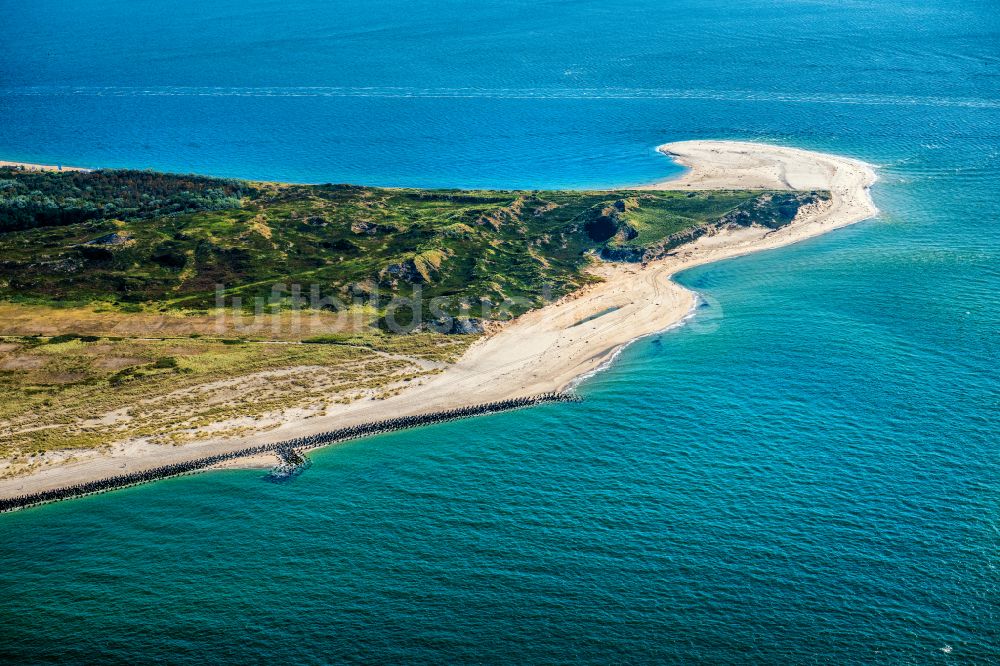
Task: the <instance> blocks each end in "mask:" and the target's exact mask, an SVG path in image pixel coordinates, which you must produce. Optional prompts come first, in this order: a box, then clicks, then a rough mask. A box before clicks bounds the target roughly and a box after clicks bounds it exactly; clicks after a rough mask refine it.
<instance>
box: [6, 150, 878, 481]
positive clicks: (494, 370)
mask: <svg viewBox="0 0 1000 666" xmlns="http://www.w3.org/2000/svg"><path fill="white" fill-rule="evenodd" d="M657 150H658V151H659V152H660V153H662V154H664V155H665V156H667V157H669V158H672V159H674V160H675V161H676V162H678V163H679V164H681V165H682V166H685V167H687V170H686V171H685V172H684V173H683V174H681V175H680V176H679V177H677V178H675V179H672V180H667V181H662V182H659V183H655V184H653V185H646V186H640V187H636V188H631V189H639V190H643V189H646V190H649V189H654V190H656V189H659V190H681V191H683V190H687V189H797V190H812V189H822V190H830V192H831V195H832V198H831V201H830V202H828V203H827V204H825V205H823V206H821V207H814V208H811V209H803V210H802V211H800V212H799V214H798V215H797V216H796V218H795V220H794V221H793V222H792V223H791V224H790V225H788V226H786V227H783V228H781V229H778V230H770V229H764V228H749V229H745V228H742V229H738V230H733V231H725V232H722V233H718V234H714V235H706V236H703V237H701V238H699V239H698V240H697V241H695V242H693V243H689V244H687V245H684V246H681V247H680V248H678V249H677V250H676V251H675V252H674V253H672V254H671V255H670V256H668V257H666V258H663V259H660V260H657V261H654V262H650V263H649V264H647V265H640V264H611V263H603V264H600V265H598V266H596V267H595V269H594V273H596V274H598V275H601V276H602V277H604V278H605V281H604V282H602V283H599V284H596V285H591V286H589V287H586V288H584V289H582V290H579V291H577V292H574V293H573V294H570V295H568V296H566V297H564V298H562V299H560V300H559V301H557V302H555V303H552V304H550V305H547V306H545V307H543V308H540V309H538V310H533V311H530V312H528V313H526V314H524V315H522V316H521V317H519V318H518V319H517V320H515V321H514V322H512V323H511V324H509V325H507V326H506V327H504V328H502V329H501V330H500V331H499V332H497V333H495V334H493V335H491V336H488V337H484V338H482V339H480V340H479V341H477V342H476V343H475V344H473V345H472V347H470V348H469V349H468V350H467V351H466V353H465V354H464V355H463V356H462V358H460V359H459V360H458V361H457V362H456V363H454V364H453V365H451V366H449V367H448V368H447V369H446V370H445V371H444V372H443V373H441V374H440V375H437V376H435V377H434V378H432V379H430V380H429V381H427V382H426V383H424V384H422V385H419V386H412V387H410V388H408V389H406V390H404V391H403V392H401V393H400V394H398V395H396V396H393V397H391V398H388V399H385V400H379V401H374V400H364V401H358V402H356V403H351V404H347V405H338V406H337V408H336V409H334V410H332V411H331V412H329V413H327V414H325V415H323V416H317V417H314V418H310V419H308V420H298V421H284V422H282V423H280V425H278V427H276V428H274V429H273V430H270V431H268V432H266V433H262V434H258V435H254V436H249V437H244V438H240V439H229V440H206V441H203V442H198V443H192V444H187V445H184V446H179V447H172V448H165V447H150V446H144V445H143V444H141V443H131V444H125V445H118V446H115V447H113V448H112V449H111V450H110V451H102V452H100V453H98V452H76V455H77V456H79V457H80V458H79V459H78V460H76V461H74V462H71V463H66V464H61V465H59V464H57V465H54V466H52V467H46V468H44V469H40V470H36V471H33V472H31V473H29V474H28V475H24V476H16V477H12V478H8V479H3V480H0V498H6V497H11V496H15V495H24V494H30V493H35V492H43V491H48V490H53V489H56V488H60V487H65V486H70V485H74V484H79V483H83V482H87V481H92V480H97V479H101V478H105V477H109V476H113V475H114V474H115V473H116V470H118V469H120V468H121V467H122V463H123V462H127V464H128V466H129V468H131V469H139V470H141V469H152V468H155V467H160V466H163V465H169V464H177V463H182V462H185V461H189V460H192V459H196V458H204V457H207V456H213V455H220V454H226V453H231V452H233V451H237V450H242V449H246V448H248V447H252V446H259V445H264V444H269V443H273V442H276V441H283V440H289V439H295V438H298V437H308V436H312V435H315V434H318V433H321V432H324V431H330V430H334V429H337V428H343V427H350V426H357V425H361V424H364V423H369V422H374V421H379V420H383V419H385V418H386V416H387V415H393V416H418V415H423V414H428V413H432V412H441V411H447V410H452V409H457V408H463V407H467V406H470V405H476V404H483V403H489V402H495V401H503V400H511V399H516V398H521V397H526V396H530V395H538V394H543V393H550V392H561V391H564V390H566V389H567V388H572V387H575V386H578V385H579V384H580V383H581V382H583V381H585V380H586V379H587V378H589V377H590V376H592V375H593V374H595V373H596V372H599V371H600V370H603V369H605V368H606V367H607V366H608V365H610V364H611V363H612V362H613V361H614V359H615V358H616V357H617V355H618V354H619V353H621V350H622V349H624V347H625V346H627V345H628V344H630V343H631V342H634V341H635V340H637V339H640V338H642V337H646V336H648V335H653V334H656V333H659V332H662V331H664V330H667V329H669V328H671V327H674V326H678V325H680V324H682V323H683V322H684V321H685V320H686V318H689V317H690V316H692V315H693V313H694V310H695V307H696V305H697V299H698V297H697V295H696V294H695V293H694V292H693V291H690V290H688V289H687V288H685V287H682V286H681V285H679V284H677V283H676V282H674V281H673V280H672V279H671V278H672V277H673V276H674V275H675V274H677V273H679V272H681V271H683V270H686V269H688V268H693V267H695V266H699V265H703V264H706V263H712V262H715V261H721V260H723V259H729V258H733V257H737V256H742V255H745V254H750V253H752V252H758V251H763V250H768V249H773V248H777V247H782V246H785V245H790V244H792V243H797V242H799V241H802V240H806V239H808V238H813V237H815V236H819V235H821V234H824V233H827V232H829V231H832V230H834V229H838V228H841V227H844V226H847V225H850V224H853V223H855V222H860V221H862V220H866V219H870V218H872V217H874V216H875V215H876V214H877V212H878V211H877V209H876V208H875V206H874V203H873V202H872V200H871V197H870V195H869V188H870V186H871V184H872V183H873V182H875V180H876V176H875V172H874V170H873V169H872V168H871V166H870V165H868V164H866V163H864V162H861V161H858V160H853V159H850V158H845V157H840V156H836V155H830V154H825V153H816V152H811V151H806V150H800V149H796V148H783V147H779V146H772V145H769V144H761V143H748V142H737V141H685V142H677V143H669V144H664V145H661V146H659V147H658V148H657ZM622 189H625V188H622ZM588 317H589V318H590V319H588Z"/></svg>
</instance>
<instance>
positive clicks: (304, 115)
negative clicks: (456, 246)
mask: <svg viewBox="0 0 1000 666" xmlns="http://www.w3.org/2000/svg"><path fill="white" fill-rule="evenodd" d="M360 4H361V3H341V2H272V1H266V0H241V1H239V2H236V1H235V0H229V1H225V2H213V3H195V2H189V1H188V0H179V1H178V2H173V3H148V2H125V1H123V0H108V1H102V2H94V1H93V0H91V1H83V2H73V3H70V2H65V1H58V0H41V1H39V2H34V3H0V24H2V25H4V26H5V28H4V38H5V44H4V47H3V55H2V56H0V157H3V158H6V159H23V160H32V161H45V162H65V163H68V164H80V165H94V166H100V165H112V166H143V167H146V166H148V167H154V168H158V169H166V170H174V171H200V172H209V173H213V174H219V175H233V176H245V177H253V178H268V179H286V180H299V181H347V182H355V183H371V184H391V185H414V186H418V185H419V186H423V185H434V186H449V185H455V186H497V187H564V186H573V187H578V186H579V187H582V186H597V185H601V186H606V185H622V184H628V183H635V182H645V181H650V180H654V179H657V178H659V177H662V176H663V175H664V174H667V173H671V172H672V170H673V167H672V166H671V165H670V164H669V163H668V162H666V161H665V160H663V159H662V158H660V157H658V156H657V155H656V154H655V153H654V152H653V147H654V146H655V145H657V144H658V143H662V142H665V141H669V140H676V139H686V138H700V137H705V138H708V137H711V138H739V139H756V140H769V141H776V142H780V143H785V144H790V145H795V146H800V147H805V148H815V149H820V150H827V151H831V152H837V153H843V154H849V155H853V156H856V157H860V158H863V159H866V160H869V161H871V162H873V163H875V164H877V165H879V167H880V168H879V175H880V178H881V180H880V182H879V183H878V185H877V186H876V188H875V191H874V196H875V199H876V202H877V204H878V205H879V207H880V208H881V210H882V213H881V214H880V216H879V218H878V219H876V220H873V221H869V222H865V223H861V224H859V225H856V226H854V227H851V228H848V229H844V230H841V231H838V232H835V233H833V234H830V235H828V236H826V237H823V238H819V239H815V240H812V241H809V242H806V243H802V244H799V245H797V246H794V247H789V248H785V249H782V250H778V251H773V252H768V253H765V254H760V255H754V256H750V257H745V258H741V259H737V260H732V261H727V262H724V263H721V264H717V265H711V266H705V267H701V268H698V269H695V270H692V271H688V272H687V273H685V274H684V275H683V276H682V278H681V279H682V281H683V282H684V283H685V284H687V285H689V286H690V287H692V288H694V289H696V290H698V291H699V292H701V293H702V294H703V295H704V297H705V300H706V302H707V306H706V307H703V308H702V309H701V310H700V311H699V314H698V316H697V317H696V318H695V319H694V320H693V321H692V322H690V323H689V324H688V325H687V326H685V327H682V328H679V329H676V330H673V331H669V332H667V333H664V334H662V335H659V336H654V337H651V338H647V339H644V340H641V341H639V342H637V343H635V344H634V345H632V346H630V347H629V348H628V349H627V350H626V351H625V352H624V353H623V354H622V355H621V356H620V358H619V359H618V361H617V362H616V363H615V365H614V366H613V367H612V368H611V369H609V370H608V371H606V372H604V373H602V374H600V375H598V376H596V377H594V378H592V379H590V380H588V381H587V382H586V383H584V384H583V385H582V387H581V388H580V392H581V393H582V394H583V395H584V396H585V397H586V399H587V400H586V402H584V403H583V404H579V405H551V406H545V407H540V408H537V409H533V410H529V411H522V412H517V413H510V414H503V415H496V416H491V417H485V418H478V419H474V420H469V421H465V422H460V423H451V424H446V425H439V426H434V427H429V428H424V429H421V430H415V431H410V432H405V433H397V434H393V435H391V436H384V437H379V438H374V439H370V440H365V441H359V442H356V443H352V444H349V445H344V446H340V447H337V448H332V449H327V450H324V451H322V452H320V453H317V454H316V455H315V464H314V465H313V467H312V468H311V469H309V470H308V471H307V472H306V473H305V474H303V475H302V476H301V477H299V478H298V479H297V480H295V481H294V482H293V483H289V484H285V485H273V484H268V483H264V482H262V481H261V480H260V476H261V475H260V473H258V472H248V471H228V472H218V473H212V474H204V475H200V476H196V477H186V478H179V479H172V480H167V481H164V482H161V483H157V484H153V485H148V486H144V487H139V488H135V489H130V490H126V491H121V492H117V493H113V494H108V495H103V496H97V497H91V498H85V499H82V500H78V501H72V502H65V503H61V504H55V505H49V506H44V507H40V508H37V509H32V510H29V511H23V512H19V513H15V514H7V515H2V516H0V594H2V596H0V661H12V662H14V661H19V662H23V663H40V662H45V661H74V662H84V661H89V662H93V661H101V662H109V663H122V662H136V661H151V660H154V659H156V660H163V661H166V662H172V663H202V662H205V661H214V662H229V663H245V662H259V661H271V662H307V663H334V662H342V661H368V662H408V663H412V662H438V663H453V662H483V663H501V662H502V663H507V662H541V663H555V662H567V661H580V662H589V663H608V662H631V663H650V662H684V663H690V662H695V661H703V662H714V663H733V662H737V663H742V662H748V661H752V662H768V663H801V662H805V663H890V664H898V663H921V664H922V663H996V662H997V661H1000V571H998V567H1000V508H998V502H1000V500H998V498H1000V456H998V448H1000V447H998V439H1000V436H998V433H1000V416H998V414H1000V389H998V385H1000V376H998V375H1000V372H998V365H1000V363H998V362H1000V337H998V330H1000V297H998V296H997V294H998V289H1000V268H998V266H1000V230H998V225H1000V197H998V192H1000V164H998V160H1000V13H998V12H997V11H996V5H995V3H994V2H991V1H990V2H975V1H962V2H960V1H958V0H922V1H917V0H912V1H901V0H895V1H891V2H866V1H862V0H855V1H851V2H839V1H838V2H834V1H826V0H799V1H791V0H790V1H782V2H778V1H774V0H739V1H736V2H721V1H718V2H716V1H707V2H706V1H699V2H694V1H693V0H692V1H679V0H673V1H670V2H651V1H647V2H642V1H640V2H631V3H624V2H616V1H610V0H605V1H604V2H595V1H591V2H573V3H569V2H546V3H538V2H530V3H529V2H514V3H511V2H505V3H500V2H493V1H489V2H478V3H467V2H434V3H425V2H407V3H402V2H384V3H379V4H378V6H377V7H375V6H368V5H369V3H364V6H359V5H360Z"/></svg>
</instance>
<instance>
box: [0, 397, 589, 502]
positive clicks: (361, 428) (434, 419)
mask: <svg viewBox="0 0 1000 666" xmlns="http://www.w3.org/2000/svg"><path fill="white" fill-rule="evenodd" d="M579 400H580V398H579V397H577V396H576V395H575V394H571V393H558V392H553V393H542V394H539V395H532V396H525V397H523V398H512V399H510V400H500V401H497V402H488V403H484V404H481V405H470V406H468V407H459V408H457V409H449V410H445V411H440V412H429V413H427V414H418V415H415V416H400V417H396V418H391V419H383V420H381V421H373V422H370V423H362V424H360V425H356V426H348V427H346V428H338V429H337V430H330V431H328V432H323V433H317V434H315V435H309V436H307V437H296V438H295V439H289V440H285V441H281V442H273V443H271V444H261V445H258V446H251V447H247V448H245V449H240V450H237V451H230V452H229V453H220V454H218V455H213V456H206V457H204V458H197V459H194V460H187V461H185V462H180V463H175V464H173V465H163V466H161V467H153V468H151V469H147V470H142V471H139V472H131V473H128V474H119V475H117V476H112V477H108V478H105V479H99V480H97V481H89V482H87V483H80V484H76V485H72V486H66V487H63V488H56V489H53V490H46V491H42V492H38V493H31V494H28V495H20V496H17V497H10V498H5V499H0V513H3V512H6V511H16V510H17V509H23V508H26V507H29V506H35V505H38V504H46V503H48V502H56V501H59V500H64V499H72V498H76V497H83V496H85V495H93V494H96V493H103V492H108V491H111V490H118V489H120V488H128V487H129V486H136V485H139V484H141V483H149V482H150V481H157V480H159V479H166V478H169V477H172V476H180V475H182V474H190V473H193V472H199V471H202V470H204V469H206V468H208V467H211V466H213V465H217V464H219V463H221V462H225V461H228V460H235V459H239V458H246V457H249V456H255V455H260V454H264V453H274V454H276V455H277V457H278V458H279V460H280V461H281V464H280V465H279V468H287V469H288V470H289V472H291V470H293V469H294V468H298V467H301V466H302V464H303V463H304V462H305V459H304V457H303V452H305V451H308V450H310V449H315V448H319V447H321V446H329V445H330V444H336V443H338V442H344V441H348V440H351V439H359V438H361V437H370V436H372V435H380V434H384V433H387V432H394V431H396V430H405V429H407V428H415V427H418V426H423V425H430V424H433V423H443V422H445V421H453V420H456V419H463V418H468V417H470V416H481V415H484V414H495V413H497V412H506V411H510V410H513V409H521V408H523V407H531V406H534V405H540V404H544V403H549V402H579Z"/></svg>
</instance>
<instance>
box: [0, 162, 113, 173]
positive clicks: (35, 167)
mask: <svg viewBox="0 0 1000 666" xmlns="http://www.w3.org/2000/svg"><path fill="white" fill-rule="evenodd" d="M0 167H14V168H20V169H24V170H25V171H93V169H88V168H86V167H77V166H67V165H65V164H35V163H34V162H11V161H8V160H0Z"/></svg>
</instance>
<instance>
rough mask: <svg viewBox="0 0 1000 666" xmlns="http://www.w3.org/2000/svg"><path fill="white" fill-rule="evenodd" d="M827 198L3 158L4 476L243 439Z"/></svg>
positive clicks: (388, 389) (366, 395)
mask: <svg viewBox="0 0 1000 666" xmlns="http://www.w3.org/2000/svg"><path fill="white" fill-rule="evenodd" d="M826 196H828V195H827V194H826V193H823V192H811V193H804V192H800V193H791V192H760V191H713V192H652V191H621V192H596V191H595V192H559V191H530V192H529V191H511V192H504V191H458V190H410V189H384V188H371V187H354V186H347V185H315V186H310V185H281V184H269V183H250V182H244V181H236V180H220V179H214V178H206V177H202V176H174V175H166V174H159V173H152V172H141V171H97V172H90V173H87V172H63V173H47V172H28V171H21V170H18V169H0V320H2V321H3V324H2V325H0V475H4V474H12V473H17V472H19V471H23V470H24V469H27V468H30V467H32V466H34V465H37V464H39V462H38V461H39V459H40V453H41V452H46V451H47V452H50V453H51V452H55V451H67V450H73V449H80V448H94V447H101V446H108V445H110V444H113V443H115V442H120V441H125V440H135V439H136V438H145V439H146V440H148V441H151V442H154V443H164V444H169V443H174V444H177V443H182V442H185V441H189V440H191V439H196V438H199V437H218V436H227V437H234V436H240V435H242V434H248V433H252V432H260V431H262V430H266V429H268V428H272V427H274V426H275V425H276V424H277V423H279V422H280V421H281V418H282V414H283V413H285V412H287V410H289V409H295V410H298V411H296V415H297V416H296V418H303V415H304V414H317V415H318V414H323V413H326V412H327V411H328V410H330V409H332V408H334V406H335V405H336V403H346V402H351V401H354V400H359V399H380V398H385V397H388V396H390V395H393V394H394V393H396V392H398V391H399V390H401V388H402V387H403V386H405V385H407V383H408V382H419V381H422V379H423V378H425V377H426V376H428V375H430V374H433V373H436V372H440V371H441V370H442V369H443V368H444V367H445V366H446V365H447V364H448V363H450V362H453V361H454V360H456V359H457V358H458V357H459V356H460V355H461V354H462V353H463V352H464V350H465V349H466V348H467V347H468V345H469V344H470V343H471V342H472V340H474V339H475V337H476V336H475V335H470V334H475V333H478V332H481V331H482V330H483V328H484V327H485V326H486V325H485V324H484V323H483V322H482V321H481V320H482V319H508V318H510V317H513V316H516V315H518V314H520V313H522V312H524V311H526V310H528V309H531V308H534V307H537V306H539V305H541V304H543V302H544V301H545V299H546V298H558V297H559V296H562V295H564V294H566V293H569V292H571V291H573V290H575V289H577V288H579V287H581V286H583V285H585V284H587V283H588V282H591V281H594V280H596V279H598V278H596V277H594V276H593V275H591V274H590V273H589V272H588V271H587V268H588V266H589V265H590V264H591V263H592V262H594V261H598V260H599V259H598V257H603V258H605V259H611V260H624V261H646V260H649V259H651V258H655V257H657V256H661V255H662V254H664V253H665V252H668V251H669V250H670V249H672V248H673V247H676V246H677V245H680V244H682V243H684V242H686V241H688V240H691V239H693V238H696V237H697V236H698V235H700V234H703V233H707V232H708V231H709V230H711V229H712V227H718V226H728V225H742V226H748V225H751V224H760V225H765V226H769V227H772V228H776V227H779V226H782V225H783V224H787V223H788V222H789V221H790V220H791V219H792V217H794V215H795V213H796V211H797V210H798V209H799V207H800V206H802V205H805V204H808V203H812V202H814V201H816V200H817V199H820V198H823V197H826ZM276 284H277V285H281V286H280V287H278V288H276V287H275V285H276ZM217 285H223V288H224V292H223V294H222V295H223V297H224V301H223V303H221V305H224V309H223V308H220V307H219V305H220V303H218V302H217V300H216V298H217V294H216V286H217ZM296 285H297V286H296ZM397 298H402V299H404V300H403V301H402V302H403V303H404V304H405V307H403V308H400V307H397V306H398V304H399V303H400V301H394V299H397ZM405 299H409V300H405ZM303 309H304V310H306V313H305V314H303V313H302V312H301V310H303ZM418 309H419V310H420V311H421V313H422V316H421V320H422V321H423V322H425V323H426V324H427V325H426V326H423V327H419V328H417V327H415V326H410V325H411V324H414V323H415V322H414V314H415V311H416V310H418ZM602 314H604V313H602ZM244 315H246V316H244ZM250 315H252V316H250ZM300 315H301V316H300ZM341 315H347V316H346V317H342V316H341ZM595 316H596V315H595ZM247 319H248V320H250V321H251V322H253V323H254V324H256V325H255V326H247V325H246V323H245V320H247ZM392 322H395V323H398V324H400V325H402V326H403V327H407V330H408V331H409V334H407V335H397V334H388V333H385V332H383V330H384V329H392V327H391V326H390V325H389V324H390V323H392ZM442 322H446V323H445V324H443V323H442ZM410 329H412V330H410ZM392 330H397V332H398V329H392ZM446 333H447V334H446ZM303 343H309V344H303ZM51 457H52V456H51V455H49V457H48V458H45V459H51Z"/></svg>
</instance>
